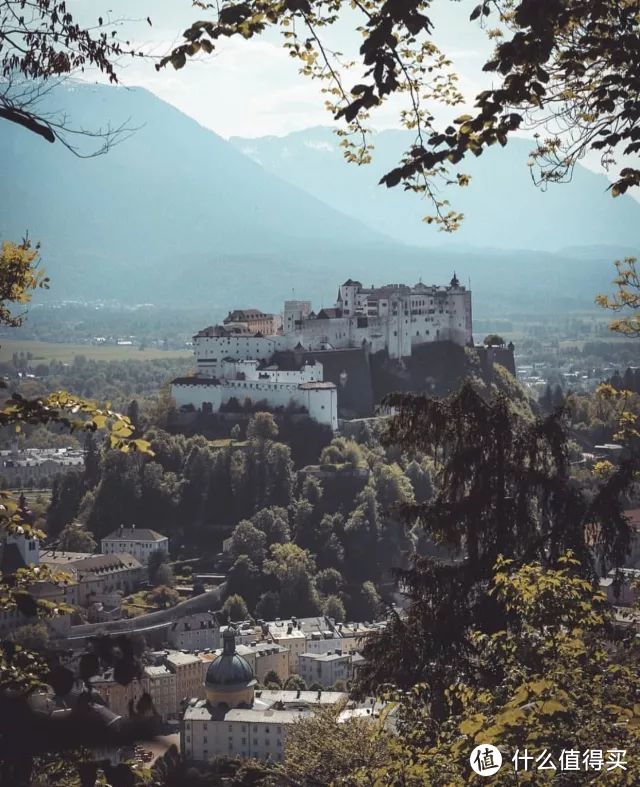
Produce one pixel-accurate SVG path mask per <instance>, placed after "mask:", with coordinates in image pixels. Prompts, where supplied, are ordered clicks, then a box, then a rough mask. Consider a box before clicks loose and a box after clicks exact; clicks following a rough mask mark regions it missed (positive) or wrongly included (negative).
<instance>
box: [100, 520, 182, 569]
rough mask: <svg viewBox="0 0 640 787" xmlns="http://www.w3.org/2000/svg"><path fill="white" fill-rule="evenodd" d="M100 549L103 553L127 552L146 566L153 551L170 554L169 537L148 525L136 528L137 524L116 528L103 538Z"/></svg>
mask: <svg viewBox="0 0 640 787" xmlns="http://www.w3.org/2000/svg"><path fill="white" fill-rule="evenodd" d="M100 551H101V552H102V554H103V555H113V554H121V553H123V552H126V553H127V554H129V555H133V557H135V558H136V559H137V560H139V561H140V563H142V565H143V566H146V564H147V563H148V562H149V557H150V555H151V553H152V552H162V553H163V554H168V552H169V539H168V538H167V537H166V536H163V535H161V534H160V533H156V531H155V530H151V529H149V528H146V527H141V528H136V526H135V525H132V526H131V527H124V526H123V525H122V526H121V527H119V528H118V530H114V531H113V532H112V533H109V535H108V536H105V537H104V538H103V539H102V540H101V542H100Z"/></svg>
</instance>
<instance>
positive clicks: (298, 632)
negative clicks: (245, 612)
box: [265, 620, 307, 675]
mask: <svg viewBox="0 0 640 787" xmlns="http://www.w3.org/2000/svg"><path fill="white" fill-rule="evenodd" d="M265 635H266V637H267V638H268V639H269V640H270V641H271V642H274V643H275V644H277V645H280V646H281V647H283V648H285V649H286V650H287V652H288V669H289V675H296V674H297V672H298V659H299V657H300V655H301V654H302V653H305V652H306V650H307V637H306V635H305V633H304V631H303V630H302V629H301V628H299V627H298V625H297V621H291V620H289V621H281V620H276V621H272V622H268V623H266V624H265Z"/></svg>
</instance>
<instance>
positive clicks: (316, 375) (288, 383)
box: [171, 359, 338, 430]
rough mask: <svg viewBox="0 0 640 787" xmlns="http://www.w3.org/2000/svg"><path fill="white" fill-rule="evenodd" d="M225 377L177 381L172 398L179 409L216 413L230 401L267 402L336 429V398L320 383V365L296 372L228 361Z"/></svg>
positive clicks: (223, 365)
mask: <svg viewBox="0 0 640 787" xmlns="http://www.w3.org/2000/svg"><path fill="white" fill-rule="evenodd" d="M220 368H221V370H222V371H223V373H224V374H225V375H229V376H225V377H223V378H217V377H204V376H202V377H201V376H197V377H180V378H177V379H176V380H174V381H173V382H172V384H171V395H172V396H173V398H174V399H175V402H176V406H177V407H178V408H181V407H188V406H192V407H194V408H195V409H196V410H208V411H209V412H212V413H216V412H219V411H220V409H221V408H223V407H224V406H225V405H229V403H230V402H231V401H232V400H236V401H237V402H238V404H240V405H242V404H243V403H244V402H245V400H247V399H249V400H250V401H251V402H253V403H254V404H255V403H258V402H262V401H264V402H266V405H267V407H268V408H270V409H275V408H278V407H282V408H288V407H294V408H298V409H299V410H300V411H306V413H307V414H308V415H309V418H312V419H313V420H315V421H318V422H319V423H322V424H326V425H327V426H330V427H331V429H333V430H336V429H337V428H338V394H337V389H336V386H335V385H334V384H333V383H331V382H324V381H323V379H322V371H323V370H322V364H320V363H310V364H305V365H304V366H303V367H302V368H301V369H299V370H294V371H290V370H282V369H278V368H277V367H273V366H272V367H266V368H260V365H259V361H257V360H255V359H239V360H227V361H223V362H222V363H221V364H220Z"/></svg>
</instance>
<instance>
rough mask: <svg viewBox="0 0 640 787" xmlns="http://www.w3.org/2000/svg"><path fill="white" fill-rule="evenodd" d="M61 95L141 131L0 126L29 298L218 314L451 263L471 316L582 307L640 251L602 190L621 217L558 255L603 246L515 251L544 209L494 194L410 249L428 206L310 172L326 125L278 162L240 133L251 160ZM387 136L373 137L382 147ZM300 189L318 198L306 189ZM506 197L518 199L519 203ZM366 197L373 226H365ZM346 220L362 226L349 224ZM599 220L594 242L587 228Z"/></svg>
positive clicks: (92, 123)
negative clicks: (28, 244) (43, 284)
mask: <svg viewBox="0 0 640 787" xmlns="http://www.w3.org/2000/svg"><path fill="white" fill-rule="evenodd" d="M61 90H63V92H62V93H55V92H54V94H53V95H52V100H53V101H55V102H56V104H57V105H60V106H64V107H65V109H68V111H69V114H70V115H71V116H72V117H73V118H74V121H75V122H76V124H78V125H84V126H85V127H89V128H95V127H96V126H98V125H100V124H101V123H105V122H106V121H111V122H112V124H114V125H117V124H118V123H121V122H123V121H127V119H129V118H130V119H131V120H130V125H132V126H136V127H139V130H138V131H137V132H136V133H135V134H133V135H132V136H131V137H130V138H129V139H127V140H126V141H124V142H122V143H121V144H119V145H118V146H116V147H115V148H113V149H112V150H111V151H110V152H109V153H108V154H107V155H105V156H101V157H99V158H95V159H89V160H82V159H78V158H76V157H74V156H73V155H71V154H70V153H69V152H68V151H67V150H66V149H64V148H63V147H62V146H61V145H59V144H54V145H49V144H48V143H45V142H43V141H42V140H41V139H40V138H38V137H36V136H34V135H33V134H30V133H28V132H26V131H25V130H23V129H21V128H19V127H17V126H14V125H12V124H9V123H6V122H0V182H1V183H2V184H3V192H4V193H3V199H0V240H3V239H5V238H9V239H19V238H21V237H23V235H24V233H25V232H26V231H27V230H28V231H29V234H30V237H31V238H32V239H34V240H38V241H40V242H41V244H42V257H43V263H44V265H45V268H46V270H47V273H48V274H49V276H50V277H51V283H52V286H51V290H50V291H49V292H47V293H44V294H41V295H39V298H40V300H43V299H44V300H49V301H53V300H57V301H60V300H62V299H64V298H67V299H72V298H76V299H79V300H82V299H84V300H87V301H95V300H98V299H103V300H109V299H117V300H120V301H122V302H125V303H140V302H153V303H157V304H161V303H167V304H175V305H180V306H189V305H193V306H200V307H202V306H204V307H206V308H210V309H211V312H212V313H214V312H215V313H220V312H224V311H226V310H227V309H229V308H233V307H239V306H259V307H261V308H264V309H280V308H281V307H282V301H283V300H284V299H285V298H290V297H292V296H294V297H296V298H308V299H311V300H313V303H314V307H316V308H317V307H321V306H323V305H324V306H328V305H331V304H332V303H333V301H334V299H335V291H336V284H337V283H338V282H340V281H343V280H344V279H346V278H348V277H349V276H353V277H354V278H359V279H361V280H362V281H364V282H366V283H376V284H381V283H384V282H389V281H406V282H407V283H409V284H413V283H415V282H417V281H418V280H419V279H422V280H423V281H425V282H427V283H444V282H447V281H449V279H450V278H451V275H452V273H453V271H454V270H456V271H457V273H458V275H459V276H460V278H461V279H462V280H463V281H464V282H467V281H468V279H469V278H470V279H471V286H472V289H473V292H474V310H475V312H476V314H486V313H499V314H501V315H503V314H508V313H512V312H522V311H523V310H524V311H529V312H535V311H541V310H542V311H550V310H559V309H567V310H568V309H575V308H585V307H589V305H590V304H592V302H593V296H594V295H595V294H596V293H597V292H600V291H603V290H604V289H607V287H608V285H609V282H610V281H611V279H612V277H613V273H614V271H613V266H612V261H613V259H615V256H616V254H617V251H616V249H617V248H622V249H624V250H627V249H629V248H640V243H637V242H634V237H635V235H634V233H633V232H631V231H625V232H623V231H622V230H623V229H624V227H622V228H621V227H620V220H619V218H618V216H622V218H623V219H625V217H627V219H626V220H628V221H631V219H633V225H634V226H633V227H632V228H631V229H632V230H634V232H635V233H637V231H638V228H639V227H640V221H638V216H639V215H640V214H638V210H639V209H640V206H638V205H636V203H633V202H632V201H630V200H626V198H624V199H623V198H620V199H619V200H615V201H614V200H611V199H610V198H608V197H602V200H603V202H602V204H603V205H607V206H609V205H612V206H615V209H616V210H618V209H619V210H620V213H619V214H618V213H609V212H607V213H606V215H605V214H604V213H603V214H602V216H598V215H594V213H593V211H592V212H591V213H589V214H588V215H587V214H584V216H583V219H582V225H583V228H584V232H582V231H578V229H576V228H574V230H573V231H572V233H573V234H571V235H570V234H569V233H568V232H566V233H565V235H566V236H567V237H566V238H563V239H562V240H563V245H565V246H573V247H576V246H580V247H582V246H588V245H589V244H590V243H591V242H593V241H595V239H596V238H595V236H596V235H597V236H598V237H600V235H602V236H606V237H603V238H602V239H601V240H602V243H600V246H599V248H595V249H589V248H586V249H584V248H581V249H577V250H575V251H568V252H566V251H565V252H562V253H558V254H554V253H550V252H547V251H527V250H524V251H522V250H519V249H522V248H524V247H525V246H526V240H527V238H528V237H529V239H530V235H527V232H525V231H524V230H525V229H526V228H527V227H529V226H535V227H539V228H540V229H539V231H538V232H539V234H544V233H545V232H546V227H545V222H546V221H548V215H547V213H548V212H546V208H544V210H543V209H542V208H540V209H539V210H540V211H541V212H538V213H534V212H531V213H530V214H529V215H528V216H527V217H526V218H525V219H523V220H521V221H520V222H518V221H516V220H515V219H513V218H510V219H509V221H507V220H506V219H503V218H501V217H500V215H498V213H496V211H499V210H506V209H507V207H508V205H507V206H505V205H504V200H503V202H502V203H501V204H502V207H499V206H498V207H496V206H492V205H491V200H492V199H493V197H491V192H490V191H488V192H487V194H488V196H487V199H486V204H484V205H482V204H481V205H479V206H478V207H477V210H476V209H474V210H472V209H471V208H470V209H469V215H468V222H469V226H472V225H471V222H476V223H477V222H478V221H479V222H480V224H481V225H482V222H483V221H484V223H485V224H484V226H485V228H486V232H484V234H483V235H482V236H481V239H480V240H479V241H478V242H477V243H475V242H472V241H470V240H469V239H468V238H467V237H465V235H464V234H462V235H460V236H459V237H453V238H452V237H451V236H448V235H444V234H442V233H438V232H435V231H433V229H432V228H431V229H430V230H429V231H430V233H431V234H430V236H429V237H432V238H433V245H431V246H428V245H426V244H418V243H417V242H415V238H419V239H422V238H423V233H424V232H425V230H426V229H429V228H427V227H426V225H424V224H422V223H421V222H420V221H419V218H418V217H419V215H421V214H422V213H423V212H426V210H427V205H426V204H424V203H421V202H420V200H419V199H416V198H415V197H409V196H408V195H405V194H403V193H402V192H401V191H399V190H397V189H396V190H391V191H390V190H387V189H385V188H382V187H380V188H378V187H377V186H375V181H376V174H375V171H374V169H372V168H366V167H363V168H360V169H357V168H350V167H347V165H342V164H341V163H340V161H341V160H339V159H338V158H337V156H333V154H332V155H331V157H330V159H329V161H328V162H325V164H326V166H324V167H323V168H321V171H320V172H318V164H319V163H322V162H324V159H323V158H320V159H315V158H314V157H313V156H312V157H311V158H312V160H313V161H315V162H316V163H314V164H313V166H311V164H309V163H308V161H309V159H308V156H307V151H308V150H314V148H313V145H316V146H319V150H320V151H321V152H322V151H323V150H324V149H325V148H326V146H327V145H329V144H330V143H331V144H335V140H334V138H333V135H332V134H331V132H330V131H327V130H326V129H320V130H318V129H315V130H313V129H312V130H311V132H313V133H311V132H310V134H311V136H310V137H309V138H307V137H306V136H305V134H306V132H300V133H299V134H298V135H297V136H296V135H290V137H287V138H284V139H285V140H289V142H291V138H295V139H298V140H301V144H300V146H299V148H297V147H296V146H293V145H291V144H290V145H289V148H288V149H289V150H290V152H291V159H292V162H293V163H292V164H291V165H289V167H288V168H287V167H285V166H284V165H280V164H278V165H277V166H276V164H275V163H274V162H276V161H281V160H282V158H283V156H282V150H281V148H282V145H283V141H282V140H276V141H274V139H275V138H270V139H271V142H269V144H268V145H267V143H266V142H263V141H261V140H252V141H251V145H252V146H253V150H252V151H247V150H246V147H247V145H248V144H249V142H248V141H244V142H241V141H239V140H235V141H234V144H232V143H230V142H227V141H225V140H224V139H222V138H221V137H219V136H218V135H216V134H215V133H213V132H212V131H209V130H208V129H206V128H203V127H202V126H200V125H199V124H198V123H196V122H195V121H194V120H193V119H192V118H189V117H188V116H186V115H184V114H182V113H181V112H179V111H178V110H177V109H175V108H174V107H172V106H170V105H168V104H166V103H164V102H163V101H161V100H160V99H159V98H157V97H156V96H154V95H153V94H151V93H149V92H148V91H146V90H143V89H140V88H136V89H125V88H117V87H107V86H92V85H87V84H77V83H70V84H69V85H67V86H66V87H65V88H62V89H61ZM395 133H396V132H389V133H387V132H384V134H383V135H381V136H380V138H379V139H377V140H376V142H377V144H378V150H379V151H380V150H382V149H384V145H383V144H382V142H384V140H386V139H394V138H395V137H394V134H395ZM309 140H311V144H312V147H311V148H309V144H308V143H309ZM385 144H386V143H385ZM243 149H245V153H246V154H248V153H251V156H252V158H253V159H254V160H252V158H249V157H248V155H245V153H243V152H242V150H243ZM258 150H260V151H261V152H260V155H259V156H258V153H257V151H258ZM269 150H270V151H271V153H269V156H267V152H268V151H269ZM507 150H508V148H507ZM503 153H504V151H503ZM393 156H394V157H393V162H395V161H396V158H395V153H394V154H393ZM257 158H261V160H262V163H258V162H257V161H256V160H255V159H257ZM285 159H286V157H285ZM491 160H492V159H489V158H484V157H482V159H480V160H479V161H489V162H490V161H491ZM389 161H391V159H389ZM296 162H298V164H299V166H300V172H299V173H298V175H296V177H297V178H298V179H299V183H298V185H292V184H291V183H288V182H287V181H286V178H287V177H288V178H292V179H293V174H292V173H293V170H295V168H296V166H298V165H296ZM497 162H498V159H496V167H497V166H498V163H497ZM305 167H307V169H305ZM309 167H310V168H311V169H309ZM314 167H315V170H314ZM344 168H346V170H345V169H344ZM270 170H272V171H270ZM312 171H315V172H316V173H317V178H316V179H315V180H313V178H311V177H310V173H311V172H312ZM345 171H346V173H347V175H344V172H345ZM353 172H355V173H356V175H358V177H360V178H361V177H366V183H367V184H370V183H371V182H373V183H374V185H373V186H371V189H372V194H373V197H372V196H371V195H370V194H369V192H366V191H365V192H363V191H362V181H360V180H352V179H350V178H351V173H353ZM496 172H497V169H496ZM321 175H322V177H323V178H324V180H322V179H321ZM525 175H526V173H525ZM586 177H587V181H588V182H589V183H590V184H592V185H591V186H590V188H593V184H595V186H596V188H595V192H593V191H592V192H590V195H587V194H586V192H585V195H584V204H585V205H591V204H593V202H594V201H596V200H597V199H600V196H601V194H600V191H601V185H602V183H601V181H602V179H601V178H599V177H598V176H593V178H595V181H593V180H591V177H592V176H591V173H586ZM312 181H313V183H315V194H310V193H309V188H310V183H311V182H312ZM587 181H585V183H587ZM476 182H477V183H478V184H480V183H481V182H482V181H481V179H480V177H478V178H477V181H476ZM496 182H497V181H496ZM514 182H515V180H514ZM322 183H324V186H323V188H324V189H325V191H324V192H322V189H321V188H320V185H321V184H322ZM530 188H531V190H532V193H534V194H538V192H536V190H535V189H533V187H530ZM585 188H586V186H585ZM321 192H322V193H321ZM552 192H553V193H554V194H563V195H570V194H572V193H573V192H572V191H571V186H562V187H557V188H556V189H553V190H550V191H549V192H548V193H547V194H544V195H541V194H538V197H539V198H540V199H546V198H547V197H549V196H550V195H551V194H552ZM462 193H463V191H462V190H459V191H458V192H456V193H455V194H454V196H459V195H460V194H462ZM469 193H471V192H469ZM593 193H595V194H596V197H594V196H593ZM538 197H536V199H538ZM372 200H374V202H373V203H372ZM376 201H379V204H378V202H376ZM511 201H512V202H514V203H516V202H517V200H516V199H515V196H513V197H512V199H511ZM507 202H509V200H507ZM372 204H375V205H376V206H377V207H376V210H378V211H379V214H380V219H379V220H377V219H376V218H375V215H374V218H373V219H372V218H371V216H372V215H373V214H372V213H371V211H370V208H371V205H372ZM487 206H489V207H487ZM536 210H538V208H536ZM603 210H604V208H603ZM608 210H609V209H608V208H607V211H608ZM611 210H613V207H612V208H611ZM474 211H475V212H474ZM531 211H533V208H531ZM354 213H361V214H362V216H363V218H353V214H354ZM349 214H350V215H349ZM385 217H386V218H385ZM540 217H542V218H540ZM605 219H606V220H605ZM607 222H609V224H607ZM596 224H599V225H600V229H599V230H598V233H596V232H594V231H592V230H593V226H594V225H596ZM519 225H521V226H522V227H523V239H522V241H521V242H520V241H519V234H518V227H519ZM607 228H608V229H609V230H610V232H609V231H607V232H605V230H607ZM498 231H500V232H502V231H503V234H504V237H503V238H501V237H497V234H496V233H498ZM463 232H464V231H463ZM589 232H591V235H589ZM405 234H406V243H401V242H400V241H399V240H397V239H396V240H394V239H393V238H392V237H391V236H392V235H395V236H396V237H397V238H402V239H403V240H405ZM507 234H509V236H510V237H511V238H512V240H513V242H514V243H517V247H516V248H512V249H509V248H504V247H503V245H502V242H498V241H501V240H502V241H503V242H506V241H505V240H504V239H505V238H506V237H507ZM585 236H586V238H585ZM411 244H413V245H411ZM603 244H604V245H603ZM605 245H606V248H604V246H605ZM611 246H615V247H616V249H614V248H610V247H611ZM490 247H494V248H490ZM195 327H198V326H194V328H195Z"/></svg>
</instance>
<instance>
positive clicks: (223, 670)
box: [205, 628, 256, 704]
mask: <svg viewBox="0 0 640 787" xmlns="http://www.w3.org/2000/svg"><path fill="white" fill-rule="evenodd" d="M222 641H223V647H222V653H221V654H220V655H219V656H218V657H217V658H216V659H214V660H213V661H212V662H211V664H210V665H209V669H208V670H207V675H206V678H205V689H206V693H207V697H208V698H209V701H210V702H214V703H215V702H227V704H231V702H230V700H232V698H235V697H236V695H238V696H237V699H238V701H243V702H245V701H248V697H245V694H246V693H247V691H249V693H250V695H251V698H252V697H253V687H254V686H255V683H256V681H255V679H254V676H253V669H252V668H251V665H250V664H249V662H248V661H247V660H246V659H244V658H243V657H242V656H241V655H240V654H239V653H236V635H235V631H234V630H233V629H232V628H229V629H227V630H226V631H225V632H224V634H223V635H222ZM233 704H235V702H234V703H233Z"/></svg>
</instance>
